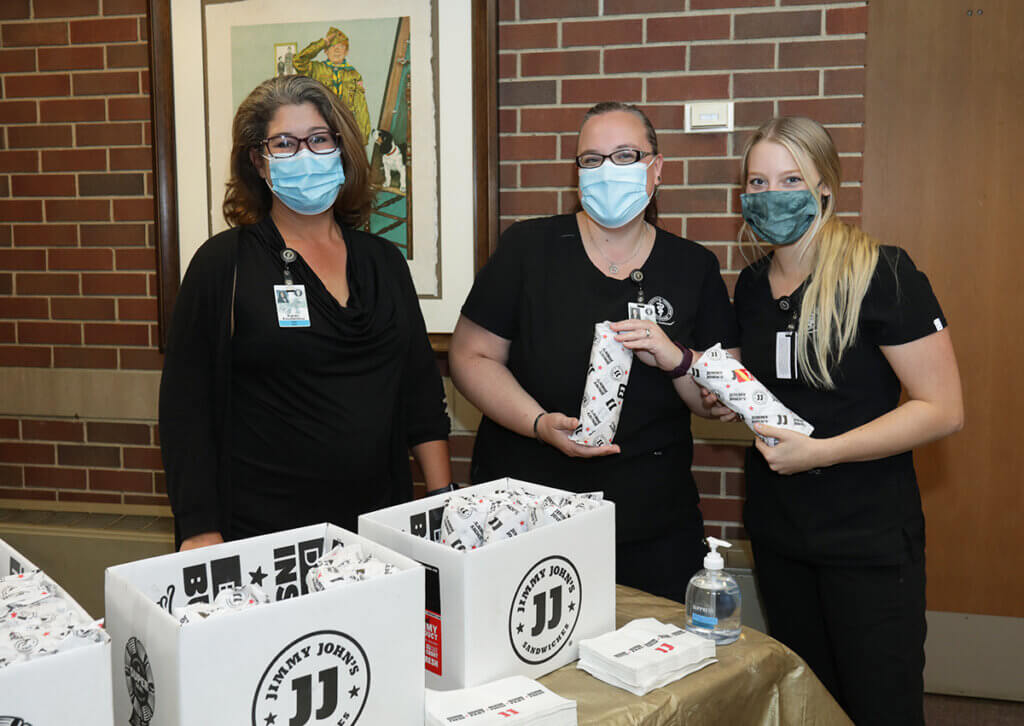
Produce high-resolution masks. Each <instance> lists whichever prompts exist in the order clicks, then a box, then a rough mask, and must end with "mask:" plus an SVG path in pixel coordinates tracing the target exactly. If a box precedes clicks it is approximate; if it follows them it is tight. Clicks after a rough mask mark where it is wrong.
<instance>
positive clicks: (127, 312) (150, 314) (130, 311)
mask: <svg viewBox="0 0 1024 726" xmlns="http://www.w3.org/2000/svg"><path fill="white" fill-rule="evenodd" d="M117 311H118V318H119V319H120V320H156V319H157V305H156V300H155V299H153V298H144V299H135V298H121V299H120V300H118V301H117Z"/></svg>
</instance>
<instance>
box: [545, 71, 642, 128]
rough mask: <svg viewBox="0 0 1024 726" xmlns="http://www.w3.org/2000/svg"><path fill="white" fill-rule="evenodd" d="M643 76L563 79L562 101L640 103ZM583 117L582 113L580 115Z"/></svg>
mask: <svg viewBox="0 0 1024 726" xmlns="http://www.w3.org/2000/svg"><path fill="white" fill-rule="evenodd" d="M643 92H644V82H643V79H642V78H609V77H607V76H604V77H601V78H586V79H582V78H566V79H565V80H563V81H562V103H589V104H595V103H600V102H601V101H623V102H626V103H638V102H639V101H640V100H641V98H643ZM580 118H581V119H582V115H581V116H580Z"/></svg>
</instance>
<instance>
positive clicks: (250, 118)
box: [223, 75, 374, 227]
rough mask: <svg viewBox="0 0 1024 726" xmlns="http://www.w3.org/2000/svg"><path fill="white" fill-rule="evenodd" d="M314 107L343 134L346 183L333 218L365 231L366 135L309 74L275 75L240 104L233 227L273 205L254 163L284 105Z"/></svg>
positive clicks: (230, 211)
mask: <svg viewBox="0 0 1024 726" xmlns="http://www.w3.org/2000/svg"><path fill="white" fill-rule="evenodd" d="M304 103H311V104H313V105H314V106H315V107H316V109H317V111H319V112H320V115H321V116H323V117H324V120H325V121H327V125H328V127H329V128H330V129H331V130H332V131H334V132H335V133H337V134H339V135H340V136H341V165H342V168H343V169H344V170H345V184H344V186H342V188H341V194H339V195H338V198H337V200H335V202H334V213H335V215H336V216H337V217H338V218H339V219H340V220H341V221H342V222H344V223H345V224H349V225H351V226H353V227H361V226H363V225H364V224H366V221H367V220H368V219H369V216H370V208H371V205H372V202H373V196H374V192H373V189H372V188H371V186H370V164H369V162H368V161H367V160H366V154H365V153H364V151H363V135H362V132H360V130H359V126H358V125H357V124H356V120H355V117H354V116H353V115H352V112H351V111H350V110H349V109H348V108H347V107H346V106H345V104H344V103H342V101H341V99H340V98H338V96H337V95H336V94H335V93H334V92H333V91H331V90H330V89H329V88H327V87H326V86H324V85H323V84H322V83H320V82H319V81H315V80H313V79H312V78H308V77H307V76H297V75H292V76H276V77H274V78H270V79H267V80H266V81H263V83H261V84H260V85H258V86H256V88H254V89H253V90H252V92H251V93H250V94H249V95H248V96H247V97H246V99H245V100H244V101H242V103H241V104H240V105H239V107H238V111H237V112H236V113H235V120H234V122H233V123H232V124H231V179H230V180H229V181H228V183H227V191H226V192H225V194H224V206H223V211H224V219H225V220H227V223H228V224H229V225H231V226H236V225H241V224H254V223H256V222H259V221H260V220H261V219H263V218H264V217H266V216H267V214H269V213H270V207H271V203H272V201H273V199H272V195H271V191H270V189H269V187H267V183H266V182H265V181H264V180H263V178H262V177H261V176H260V173H259V169H257V167H256V164H255V163H254V161H253V156H254V154H253V152H255V155H257V158H258V155H260V154H261V147H262V144H263V140H264V139H265V138H266V136H267V126H268V125H269V124H270V120H271V119H272V118H273V117H274V114H275V113H277V109H278V108H280V107H281V106H288V105H296V106H297V105H301V104H304Z"/></svg>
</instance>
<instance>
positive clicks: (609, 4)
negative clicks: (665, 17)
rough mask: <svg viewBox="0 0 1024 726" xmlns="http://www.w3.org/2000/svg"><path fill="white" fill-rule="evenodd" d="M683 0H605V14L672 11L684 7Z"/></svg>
mask: <svg viewBox="0 0 1024 726" xmlns="http://www.w3.org/2000/svg"><path fill="white" fill-rule="evenodd" d="M683 5H684V3H683V1H682V0H604V14H605V15H635V14H639V13H671V12H678V11H679V10H682V9H683Z"/></svg>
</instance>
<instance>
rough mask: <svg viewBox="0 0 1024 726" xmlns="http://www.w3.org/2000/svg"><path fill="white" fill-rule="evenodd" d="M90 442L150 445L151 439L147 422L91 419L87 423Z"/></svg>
mask: <svg viewBox="0 0 1024 726" xmlns="http://www.w3.org/2000/svg"><path fill="white" fill-rule="evenodd" d="M86 431H87V434H88V437H89V441H90V442H94V443H96V442H98V443H104V444H134V445H136V446H148V445H149V442H150V440H151V437H150V434H149V426H147V425H146V424H134V423H114V422H105V421H90V422H89V423H87V424H86Z"/></svg>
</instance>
